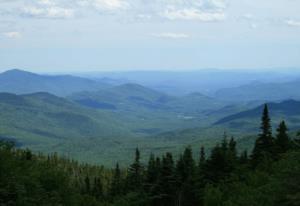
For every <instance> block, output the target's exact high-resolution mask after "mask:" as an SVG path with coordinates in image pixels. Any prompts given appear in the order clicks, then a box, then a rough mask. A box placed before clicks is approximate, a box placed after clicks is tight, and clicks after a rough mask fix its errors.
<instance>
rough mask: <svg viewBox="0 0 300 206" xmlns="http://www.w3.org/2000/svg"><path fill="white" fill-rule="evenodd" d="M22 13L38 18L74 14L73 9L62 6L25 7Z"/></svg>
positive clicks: (65, 16) (62, 16)
mask: <svg viewBox="0 0 300 206" xmlns="http://www.w3.org/2000/svg"><path fill="white" fill-rule="evenodd" d="M22 14H23V15H25V16H29V17H36V18H55V19H59V18H62V19H64V18H71V17H73V16H74V10H73V9H66V8H62V7H57V6H54V7H52V6H51V7H45V8H40V7H34V6H31V7H25V8H23V9H22Z"/></svg>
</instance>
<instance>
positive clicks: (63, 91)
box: [0, 69, 109, 96]
mask: <svg viewBox="0 0 300 206" xmlns="http://www.w3.org/2000/svg"><path fill="white" fill-rule="evenodd" d="M108 86H109V85H108V84H106V83H103V82H101V81H93V80H90V79H85V78H81V77H75V76H71V75H58V76H49V75H39V74H35V73H31V72H26V71H22V70H18V69H14V70H9V71H6V72H3V73H1V74H0V92H8V93H14V94H29V93H35V92H48V93H51V94H54V95H57V96H66V95H70V94H72V93H74V92H80V91H97V90H100V89H103V88H107V87H108Z"/></svg>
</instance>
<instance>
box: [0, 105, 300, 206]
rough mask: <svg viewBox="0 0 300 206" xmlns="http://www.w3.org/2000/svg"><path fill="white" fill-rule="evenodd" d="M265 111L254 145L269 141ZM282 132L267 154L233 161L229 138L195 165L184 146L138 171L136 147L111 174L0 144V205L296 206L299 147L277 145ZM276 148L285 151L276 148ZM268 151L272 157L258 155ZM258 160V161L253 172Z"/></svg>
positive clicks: (298, 201) (283, 135) (234, 152)
mask: <svg viewBox="0 0 300 206" xmlns="http://www.w3.org/2000/svg"><path fill="white" fill-rule="evenodd" d="M266 108H267V107H266ZM266 108H265V111H264V114H263V118H262V120H263V121H262V133H261V134H260V136H259V137H258V139H262V138H272V137H271V132H270V127H269V126H270V124H269V122H270V119H269V118H268V112H267V109H266ZM286 128H287V127H286V126H285V124H284V123H281V124H280V125H279V129H278V134H277V141H276V143H277V144H274V145H273V146H272V149H270V147H269V146H262V147H259V149H261V150H262V151H260V153H259V154H260V155H262V156H255V155H252V157H251V158H249V157H248V154H247V152H243V153H241V154H240V155H239V154H238V152H237V151H238V150H237V147H236V146H237V143H236V141H235V139H234V138H231V139H230V140H229V141H228V139H227V135H226V134H225V135H224V137H223V140H222V141H221V142H220V143H219V144H217V145H215V146H214V147H213V149H212V151H211V153H210V154H209V155H208V157H207V158H206V157H205V149H204V148H203V147H202V148H201V149H200V155H199V159H197V160H195V159H194V155H193V151H192V147H187V148H186V149H185V150H184V151H183V153H182V154H181V155H179V157H178V158H177V159H176V158H174V157H173V155H172V153H170V152H167V153H166V154H165V155H163V156H162V157H155V156H154V155H151V156H150V158H149V162H148V164H147V165H146V166H144V165H143V163H142V162H141V161H140V159H141V154H140V150H139V149H136V152H135V158H134V161H133V163H132V164H131V165H130V166H129V168H128V169H121V168H120V167H119V165H118V164H117V165H116V167H115V169H114V170H108V169H105V168H104V167H100V166H93V165H89V164H80V163H78V162H76V161H73V160H70V159H67V158H62V157H59V156H58V155H57V154H53V155H48V156H43V155H41V154H35V153H33V152H31V150H28V149H25V150H22V149H16V148H15V147H14V145H13V144H12V143H9V142H3V141H0V205H25V206H27V205H28V206H32V205H33V206H35V205H46V206H47V205H49V206H50V205H64V206H73V205H74V206H77V205H78V206H83V205H84V206H86V205H87V206H127V205H128V206H195V205H200V206H253V205H255V206H273V205H282V206H298V205H300V194H299V191H300V186H299V185H300V178H299V177H300V150H299V149H300V148H299V147H297V146H295V145H293V144H292V143H291V141H290V140H289V144H283V143H286V138H287V137H288V134H287V129H286ZM282 139H284V140H285V141H281V140H282ZM279 140H280V141H279ZM262 142H263V143H269V142H268V141H265V140H263V141H262ZM256 143H257V142H256ZM282 145H285V146H287V145H288V147H286V149H285V150H284V151H283V150H278V147H280V146H282ZM256 146H257V145H256ZM276 148H277V149H276ZM270 152H272V154H274V155H275V157H276V158H274V157H273V156H270V155H269V156H265V155H264V153H270ZM256 157H258V158H259V160H260V162H259V164H257V165H256V167H251V166H252V162H253V161H254V160H255V159H254V158H256ZM267 157H269V158H267ZM197 162H198V164H197Z"/></svg>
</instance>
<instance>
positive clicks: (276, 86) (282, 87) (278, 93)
mask: <svg viewBox="0 0 300 206" xmlns="http://www.w3.org/2000/svg"><path fill="white" fill-rule="evenodd" d="M297 88H300V79H299V80H293V81H288V82H281V83H259V82H254V83H251V84H247V85H243V86H239V87H235V88H227V89H220V90H219V91H217V92H216V94H215V97H216V98H218V99H221V100H226V101H233V102H234V101H235V102H237V101H239V102H247V101H256V100H260V101H261V100H263V101H280V100H286V99H299V100H300V92H299V91H298V89H297Z"/></svg>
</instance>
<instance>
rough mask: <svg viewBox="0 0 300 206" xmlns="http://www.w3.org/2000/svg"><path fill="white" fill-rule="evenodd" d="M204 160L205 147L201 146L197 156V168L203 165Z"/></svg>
mask: <svg viewBox="0 0 300 206" xmlns="http://www.w3.org/2000/svg"><path fill="white" fill-rule="evenodd" d="M205 161H206V156H205V149H204V147H203V146H202V147H201V149H200V158H199V165H198V166H199V168H201V167H203V165H204V164H205Z"/></svg>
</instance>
